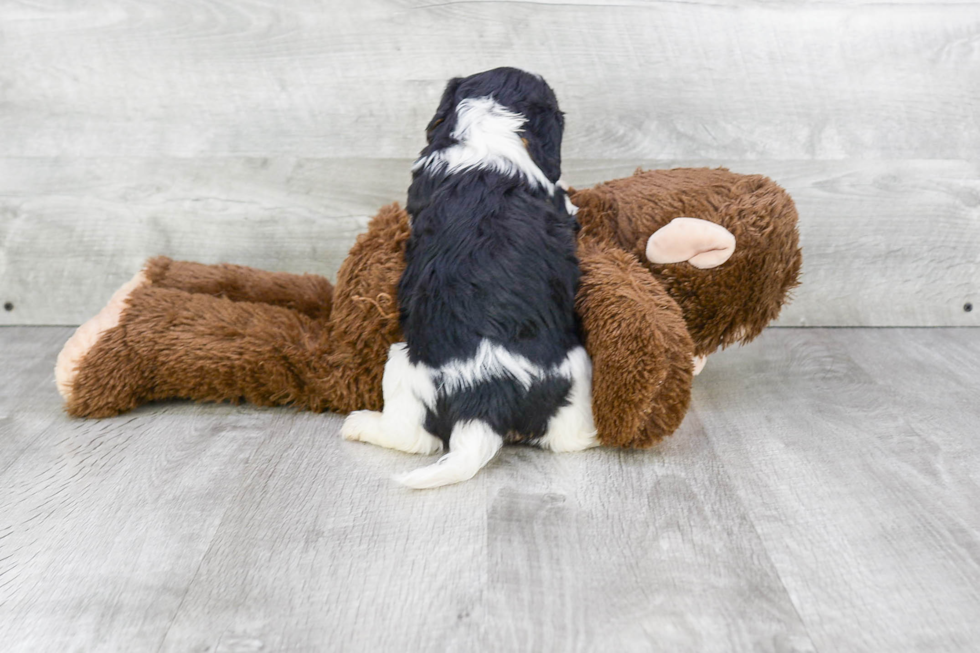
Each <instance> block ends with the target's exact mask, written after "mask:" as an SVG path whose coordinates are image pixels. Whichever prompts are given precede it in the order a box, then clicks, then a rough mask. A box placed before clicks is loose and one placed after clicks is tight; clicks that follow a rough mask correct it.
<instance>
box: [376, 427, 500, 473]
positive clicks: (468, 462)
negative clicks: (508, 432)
mask: <svg viewBox="0 0 980 653" xmlns="http://www.w3.org/2000/svg"><path fill="white" fill-rule="evenodd" d="M503 444H504V440H503V438H502V437H500V435H498V434H497V433H496V432H495V431H494V430H493V429H492V428H490V425H489V424H487V423H486V422H483V421H480V420H473V421H470V422H457V424H456V425H455V426H454V427H453V433H452V435H451V436H450V437H449V453H447V454H446V455H445V456H443V457H442V458H440V459H439V461H438V462H436V463H435V464H434V465H429V466H428V467H422V468H420V469H416V470H414V471H411V472H408V473H407V474H402V475H400V476H396V477H395V480H396V481H398V482H399V483H401V484H402V485H407V486H408V487H411V488H415V489H417V490H423V489H428V488H434V487H439V486H442V485H449V484H451V483H459V482H460V481H466V480H468V479H471V478H473V476H475V475H476V473H477V472H478V471H480V470H481V469H483V468H484V467H485V466H486V464H487V463H488V462H490V460H491V459H493V457H494V456H495V455H497V452H498V451H500V448H501V447H502V446H503Z"/></svg>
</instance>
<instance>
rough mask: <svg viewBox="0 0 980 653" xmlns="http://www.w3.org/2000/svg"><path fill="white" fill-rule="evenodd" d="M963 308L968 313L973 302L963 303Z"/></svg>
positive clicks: (971, 308)
mask: <svg viewBox="0 0 980 653" xmlns="http://www.w3.org/2000/svg"><path fill="white" fill-rule="evenodd" d="M963 310H964V311H966V312H967V313H969V312H970V311H972V310H973V304H971V303H970V302H967V303H965V304H963Z"/></svg>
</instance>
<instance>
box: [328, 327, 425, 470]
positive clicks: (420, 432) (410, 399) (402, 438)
mask: <svg viewBox="0 0 980 653" xmlns="http://www.w3.org/2000/svg"><path fill="white" fill-rule="evenodd" d="M381 391H382V394H383V395H384V412H380V413H379V412H378V411H374V410H358V411H355V412H353V413H351V414H350V415H348V416H347V419H345V420H344V425H343V426H342V427H341V429H340V434H341V435H342V436H343V437H344V439H346V440H359V441H360V442H368V443H370V444H376V445H378V446H380V447H387V448H388V449H397V450H399V451H406V452H408V453H421V454H431V453H435V452H437V451H441V450H442V440H440V439H439V438H437V437H436V436H434V435H432V434H431V433H429V432H428V431H426V430H425V428H424V427H423V424H424V423H425V412H426V407H430V408H431V407H432V406H435V399H436V390H435V386H434V385H433V384H432V379H431V377H430V375H429V372H428V371H427V370H426V369H425V368H424V367H423V366H421V365H412V364H411V363H410V362H409V360H408V347H407V346H406V345H405V343H404V342H397V343H395V344H393V345H392V346H391V347H390V348H389V349H388V362H387V363H386V364H385V371H384V376H383V377H382V380H381Z"/></svg>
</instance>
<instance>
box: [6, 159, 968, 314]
mask: <svg viewBox="0 0 980 653" xmlns="http://www.w3.org/2000/svg"><path fill="white" fill-rule="evenodd" d="M720 163H721V162H718V161H676V160H675V161H641V160H637V161H632V162H618V161H571V162H569V163H568V164H567V165H566V171H567V177H568V178H569V180H570V181H571V182H572V183H573V184H579V185H588V184H591V183H594V182H598V181H601V180H603V179H610V178H614V177H617V176H624V175H628V174H630V173H631V172H632V171H633V170H634V169H635V168H636V167H637V166H638V165H642V166H644V167H657V166H661V165H662V166H665V167H669V166H673V165H701V164H708V165H718V164H720ZM409 164H410V160H408V159H404V160H402V159H398V160H380V159H368V160H364V159H357V160H353V159H352V160H336V159H295V158H262V159H258V158H255V159H253V158H238V157H234V158H193V159H179V158H153V159H131V158H126V157H124V158H102V159H72V158H68V159H63V160H55V159H47V158H38V159H35V158H26V159H11V158H7V159H0V243H3V247H2V248H0V301H2V302H10V303H11V304H13V306H14V309H13V310H12V311H2V312H0V324H78V323H80V322H82V321H84V320H85V319H87V318H88V317H90V316H91V315H93V314H94V313H95V312H97V311H98V309H99V308H100V307H101V306H102V305H103V304H104V303H105V301H106V300H107V298H108V297H109V295H111V294H112V291H113V290H114V289H115V288H117V287H118V286H120V285H122V284H123V283H124V282H125V281H126V280H127V279H129V278H130V277H131V276H132V275H133V274H134V273H135V271H136V270H137V269H138V268H139V267H140V265H141V264H142V262H143V261H144V260H145V259H146V258H147V257H148V256H151V255H155V254H166V255H169V256H172V257H174V258H182V259H190V260H198V261H204V262H209V263H217V262H220V261H230V262H234V263H240V264H244V265H252V266H256V267H260V268H266V269H275V270H285V271H291V272H316V273H320V274H324V275H326V276H329V277H333V276H334V275H335V273H336V270H337V267H338V266H339V264H340V262H341V261H342V260H343V258H344V256H345V255H346V253H347V250H348V249H349V247H350V245H351V244H352V243H353V241H354V238H355V237H356V235H357V234H358V233H359V232H360V231H362V230H363V229H364V227H365V225H366V224H367V220H368V219H369V218H370V216H371V215H372V214H373V212H374V211H375V210H376V209H377V208H378V207H380V206H382V205H383V204H386V203H388V202H391V201H395V200H401V199H403V198H404V194H405V188H406V187H407V183H408V168H409ZM731 167H732V169H734V170H737V171H740V172H753V171H759V172H764V173H766V174H769V175H771V176H772V177H773V178H775V179H776V180H777V181H779V182H780V183H782V184H783V185H785V186H786V188H788V189H789V191H790V192H791V193H792V195H793V196H794V198H795V200H796V203H797V206H798V208H799V211H800V216H801V218H800V219H801V223H800V231H801V236H802V242H803V247H804V252H805V256H804V276H803V286H802V287H801V288H800V289H799V290H798V291H797V293H796V299H795V301H794V302H793V303H792V304H790V306H789V307H788V308H787V309H786V310H785V312H784V313H783V317H782V318H781V320H780V322H779V323H780V324H782V325H788V326H801V325H803V326H806V325H809V326H846V325H852V326H854V325H858V326H887V325H905V326H924V325H928V326H939V325H954V326H956V325H959V326H969V325H976V324H977V317H978V315H980V310H977V311H974V312H972V313H967V312H965V311H964V310H963V306H964V304H966V303H967V302H973V303H976V304H978V305H980V301H978V299H980V166H978V165H977V164H976V163H972V162H964V161H931V160H920V161H850V160H849V161H833V162H831V161H759V162H751V163H748V162H742V163H739V164H737V165H731Z"/></svg>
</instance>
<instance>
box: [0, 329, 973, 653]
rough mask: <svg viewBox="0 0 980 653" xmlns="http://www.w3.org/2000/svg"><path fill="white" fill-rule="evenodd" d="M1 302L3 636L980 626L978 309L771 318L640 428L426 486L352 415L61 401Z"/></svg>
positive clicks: (596, 646) (470, 638)
mask: <svg viewBox="0 0 980 653" xmlns="http://www.w3.org/2000/svg"><path fill="white" fill-rule="evenodd" d="M69 332H70V330H69V329H65V328H60V327H57V328H53V327H49V328H40V327H5V328H0V642H3V643H4V644H3V649H4V650H5V651H31V652H34V651H59V652H60V651H95V650H99V651H103V650H106V651H147V650H149V651H156V650H160V651H260V650H261V651H320V650H351V651H443V650H456V651H475V650H500V651H521V650H527V651H580V650H581V651H585V650H602V651H651V650H662V651H670V652H675V651H698V652H701V651H890V652H893V651H913V650H914V651H958V650H963V651H966V650H976V646H977V642H978V641H980V471H978V470H980V437H978V435H980V434H978V431H980V427H978V424H980V401H978V400H977V398H978V396H980V371H978V370H980V330H978V329H865V330H853V329H832V330H827V329H775V330H769V331H767V332H766V333H765V334H764V335H763V337H762V338H760V339H759V340H758V341H756V342H755V343H753V344H752V345H750V346H748V347H745V348H741V349H731V350H728V351H726V352H723V353H721V354H719V355H716V356H714V357H713V358H712V359H711V360H710V361H709V363H708V366H707V368H706V370H705V372H704V373H703V374H702V375H701V376H700V377H699V378H698V379H697V380H696V385H695V393H694V401H693V409H692V411H691V412H690V414H689V415H688V418H687V420H686V421H685V423H684V425H683V426H682V428H681V429H680V431H679V432H678V433H677V435H676V436H675V437H674V438H672V439H671V440H669V441H668V442H666V443H665V444H664V445H663V446H662V447H660V448H659V449H656V450H654V451H648V452H623V451H614V450H599V451H591V452H587V453H581V454H566V455H554V454H548V453H543V452H539V451H533V450H530V449H523V448H512V449H507V450H505V451H504V452H503V454H502V455H501V456H500V457H499V459H498V460H497V461H495V462H494V463H492V464H491V466H490V467H488V468H487V469H486V470H484V472H483V473H482V474H481V475H479V476H478V477H477V478H476V479H474V480H473V481H470V482H468V483H465V484H463V485H459V486H455V487H449V488H445V489H442V490H437V491H432V492H422V493H417V492H411V491H407V490H404V489H402V488H400V487H398V486H396V485H394V484H393V483H392V482H390V481H389V477H390V476H391V475H392V474H393V473H395V472H399V471H404V470H408V469H411V468H413V467H416V466H418V465H419V464H420V463H421V461H420V460H419V459H417V458H414V457H411V456H407V455H404V454H398V453H394V452H390V451H384V450H380V449H376V448H373V447H370V446H367V445H361V444H355V443H348V442H343V441H341V440H340V439H339V437H338V435H337V429H338V426H339V424H340V419H339V418H338V417H336V416H330V415H311V414H303V413H296V412H293V411H291V410H259V409H255V408H251V407H232V406H213V405H212V406H199V405H193V404H189V403H168V404H158V405H154V406H149V407H145V408H143V409H140V410H138V411H136V412H134V413H132V414H129V415H125V416H122V417H119V418H116V419H109V420H103V421H79V420H72V419H69V418H67V417H66V416H65V415H64V414H63V413H62V412H61V410H60V403H59V400H58V397H57V395H56V393H55V389H54V383H53V378H52V366H53V363H54V357H55V355H56V353H57V351H58V349H59V348H60V346H61V344H62V342H63V341H64V340H65V339H66V338H67V336H68V334H69Z"/></svg>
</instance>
